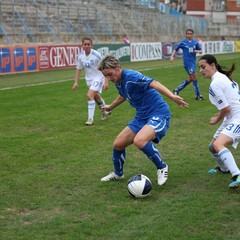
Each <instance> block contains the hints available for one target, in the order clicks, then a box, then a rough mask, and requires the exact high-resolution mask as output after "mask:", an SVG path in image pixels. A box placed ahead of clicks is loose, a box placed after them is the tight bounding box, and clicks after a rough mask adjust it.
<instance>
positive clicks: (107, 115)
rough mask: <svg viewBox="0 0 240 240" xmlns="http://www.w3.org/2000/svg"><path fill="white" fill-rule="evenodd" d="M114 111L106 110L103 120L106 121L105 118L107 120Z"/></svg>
mask: <svg viewBox="0 0 240 240" xmlns="http://www.w3.org/2000/svg"><path fill="white" fill-rule="evenodd" d="M111 113H112V112H111V111H110V112H108V111H104V112H103V114H102V118H101V120H102V121H104V120H107V119H108V117H109V115H110V114H111Z"/></svg>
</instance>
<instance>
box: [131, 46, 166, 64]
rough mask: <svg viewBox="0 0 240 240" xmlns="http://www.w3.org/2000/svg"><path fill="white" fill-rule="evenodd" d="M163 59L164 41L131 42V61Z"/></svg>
mask: <svg viewBox="0 0 240 240" xmlns="http://www.w3.org/2000/svg"><path fill="white" fill-rule="evenodd" d="M157 59H162V43H161V42H152V43H151V42H150V43H131V62H137V61H146V60H157Z"/></svg>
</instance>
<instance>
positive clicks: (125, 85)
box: [99, 56, 188, 185]
mask: <svg viewBox="0 0 240 240" xmlns="http://www.w3.org/2000/svg"><path fill="white" fill-rule="evenodd" d="M99 70H100V71H102V73H103V74H104V76H105V77H106V79H108V80H109V81H112V82H113V83H115V86H116V88H117V90H118V93H119V96H118V97H117V98H116V99H115V100H114V101H113V102H112V103H111V104H110V105H105V106H103V107H102V109H103V110H106V111H112V110H113V109H114V108H115V107H117V106H118V105H120V104H122V103H123V102H125V100H127V101H128V102H129V103H130V105H131V106H132V107H133V108H135V109H136V116H135V118H134V119H133V120H132V121H131V122H129V123H128V126H126V127H125V128H124V129H123V130H122V131H121V132H120V133H119V135H118V136H117V138H116V139H115V141H114V143H113V156H112V160H113V165H114V172H111V173H109V174H108V175H107V176H105V177H103V178H102V179H101V181H111V180H119V179H122V178H124V174H123V165H124V163H125V155H126V153H125V148H126V147H128V146H129V145H131V144H134V145H135V146H136V147H137V148H138V149H139V150H141V151H142V152H143V153H145V154H146V155H147V157H148V158H149V159H150V160H151V161H152V162H153V163H154V164H155V166H156V168H157V176H158V184H159V185H163V184H165V183H166V181H167V178H168V165H167V164H166V163H165V162H164V161H163V159H162V157H161V155H160V153H159V151H158V149H157V148H156V147H155V146H154V144H153V142H154V143H158V142H159V141H160V140H161V139H162V138H163V137H164V136H165V134H166V132H167V129H168V127H169V124H170V118H171V113H170V111H169V107H168V104H167V103H166V102H165V101H164V100H163V98H162V96H161V94H163V95H165V96H167V97H168V98H170V99H171V100H173V101H174V102H176V103H177V104H178V105H179V106H180V107H187V106H188V104H187V103H186V102H184V101H183V99H182V98H181V97H180V96H177V95H174V94H173V93H172V92H171V91H170V90H169V89H167V88H166V87H165V86H163V85H162V84H161V83H159V82H158V81H156V80H154V79H152V78H150V77H147V76H145V75H143V74H141V73H139V72H137V71H133V70H122V68H121V66H120V64H119V61H118V60H117V59H116V58H115V57H113V56H106V57H105V58H104V59H103V60H102V61H101V63H100V65H99ZM159 93H161V94H159Z"/></svg>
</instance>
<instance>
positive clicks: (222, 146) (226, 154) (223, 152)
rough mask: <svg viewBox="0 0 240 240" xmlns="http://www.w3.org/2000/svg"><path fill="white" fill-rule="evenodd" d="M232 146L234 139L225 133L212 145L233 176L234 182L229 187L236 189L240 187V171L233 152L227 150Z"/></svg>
mask: <svg viewBox="0 0 240 240" xmlns="http://www.w3.org/2000/svg"><path fill="white" fill-rule="evenodd" d="M229 126H230V125H229ZM234 128H235V127H234ZM238 128H239V127H238ZM231 144H233V138H232V137H229V136H227V135H226V134H225V133H221V134H220V135H219V137H218V138H217V139H216V140H215V141H214V142H213V143H212V145H213V149H214V150H215V151H216V152H217V153H218V155H219V157H220V159H221V160H222V162H223V163H224V164H225V166H226V167H227V169H228V170H229V171H230V173H231V175H232V179H233V182H232V183H230V184H229V187H230V188H235V187H239V186H240V170H239V168H238V166H237V164H236V162H235V159H234V157H233V155H232V153H231V151H230V150H229V149H228V148H227V147H228V146H229V145H231Z"/></svg>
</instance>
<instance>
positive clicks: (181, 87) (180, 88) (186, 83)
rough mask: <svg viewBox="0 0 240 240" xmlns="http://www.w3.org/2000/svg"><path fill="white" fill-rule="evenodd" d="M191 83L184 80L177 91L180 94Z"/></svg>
mask: <svg viewBox="0 0 240 240" xmlns="http://www.w3.org/2000/svg"><path fill="white" fill-rule="evenodd" d="M189 83H190V82H189V81H188V80H184V81H183V82H182V83H181V84H180V85H179V86H178V87H177V88H176V89H175V90H176V91H177V92H180V91H181V90H183V89H184V88H185V87H186V86H187V85H188V84H189Z"/></svg>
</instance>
